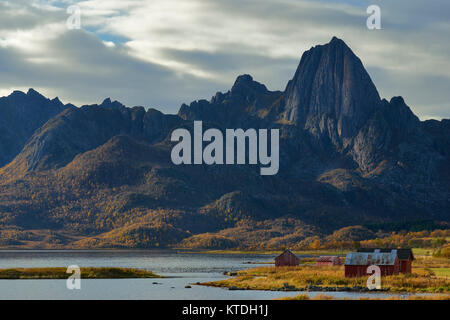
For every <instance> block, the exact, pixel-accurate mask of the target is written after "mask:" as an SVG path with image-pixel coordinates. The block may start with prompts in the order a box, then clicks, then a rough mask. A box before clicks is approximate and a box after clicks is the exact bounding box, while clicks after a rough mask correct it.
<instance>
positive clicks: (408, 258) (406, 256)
mask: <svg viewBox="0 0 450 320" xmlns="http://www.w3.org/2000/svg"><path fill="white" fill-rule="evenodd" d="M375 250H377V249H375V248H361V249H358V252H375ZM379 250H380V252H391V251H392V250H397V257H398V260H400V272H401V273H411V270H412V262H413V260H414V255H413V252H412V250H411V249H393V248H384V249H379Z"/></svg>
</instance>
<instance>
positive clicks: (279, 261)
mask: <svg viewBox="0 0 450 320" xmlns="http://www.w3.org/2000/svg"><path fill="white" fill-rule="evenodd" d="M299 262H300V261H299V259H298V258H297V257H296V256H294V255H292V254H290V253H284V254H282V255H281V256H278V257H276V258H275V266H276V267H285V266H298V264H299Z"/></svg>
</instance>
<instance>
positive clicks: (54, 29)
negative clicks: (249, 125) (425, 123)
mask: <svg viewBox="0 0 450 320" xmlns="http://www.w3.org/2000/svg"><path fill="white" fill-rule="evenodd" d="M72 5H76V6H78V8H79V9H80V13H81V14H80V22H81V24H80V29H69V28H68V27H67V19H68V18H70V17H71V14H70V13H68V12H67V8H68V7H69V6H72ZM370 5H378V6H379V7H380V9H381V29H380V30H369V29H368V28H367V26H366V20H367V18H368V17H369V15H370V14H368V13H367V12H366V9H367V7H368V6H370ZM333 36H337V37H339V38H341V39H342V40H344V41H345V42H346V43H347V45H348V46H349V47H350V48H351V49H352V50H353V51H354V52H355V54H356V55H357V56H358V57H359V58H360V59H361V60H362V62H363V64H364V65H365V67H366V69H367V70H368V72H369V74H370V76H371V78H372V80H373V82H374V83H375V85H376V86H377V88H378V91H379V93H380V95H381V96H382V97H383V98H386V99H388V100H389V99H390V98H391V97H393V96H399V95H400V96H403V97H404V98H405V101H406V103H407V104H408V105H409V106H410V107H411V109H412V110H413V111H414V113H416V115H418V116H419V117H420V118H421V119H422V120H425V119H431V118H433V119H442V118H450V59H449V58H450V1H448V0H434V1H418V0H396V1H392V0H386V1H383V0H378V1H376V0H370V1H365V0H346V1H335V0H308V1H303V0H226V1H225V0H148V1H147V0H87V1H73V0H60V1H55V0H8V1H7V0H0V96H4V95H8V94H10V93H11V92H12V91H13V90H22V91H26V90H28V88H30V87H32V88H34V89H36V90H37V91H39V92H41V93H42V94H43V95H45V96H47V97H50V98H54V97H56V96H58V97H59V98H60V99H61V100H62V101H63V102H65V103H69V102H70V103H73V104H75V105H82V104H91V103H100V102H101V101H102V100H103V99H104V98H106V97H110V98H111V99H115V100H118V101H120V102H122V103H123V104H125V105H127V106H135V105H141V106H144V107H152V108H157V109H159V110H161V111H163V112H166V113H176V112H177V111H178V109H179V107H180V105H181V104H182V103H190V102H191V101H194V100H198V99H209V98H210V97H211V96H213V95H214V94H215V93H216V92H217V91H222V92H226V91H228V90H229V89H230V88H231V86H232V85H233V83H234V80H235V79H236V77H237V76H238V75H240V74H251V75H252V76H253V78H254V79H255V80H256V81H259V82H261V83H263V84H265V85H266V86H267V87H268V88H269V89H270V90H284V89H285V87H286V84H287V82H288V81H289V80H290V79H291V78H292V77H293V74H294V73H295V70H296V68H297V65H298V63H299V61H300V58H301V55H302V53H303V52H304V51H306V50H308V49H310V48H311V47H312V46H315V45H317V44H324V43H327V42H329V41H330V40H331V38H332V37H333Z"/></svg>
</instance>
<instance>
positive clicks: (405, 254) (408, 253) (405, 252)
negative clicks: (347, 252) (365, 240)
mask: <svg viewBox="0 0 450 320" xmlns="http://www.w3.org/2000/svg"><path fill="white" fill-rule="evenodd" d="M375 250H380V252H391V251H392V250H397V256H398V258H399V259H400V260H409V257H412V259H413V260H414V255H413V252H412V250H411V249H396V248H382V249H376V248H360V249H358V252H374V251H375Z"/></svg>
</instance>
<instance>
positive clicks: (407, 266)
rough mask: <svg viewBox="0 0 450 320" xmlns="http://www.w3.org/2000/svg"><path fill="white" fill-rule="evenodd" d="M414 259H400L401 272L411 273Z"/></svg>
mask: <svg viewBox="0 0 450 320" xmlns="http://www.w3.org/2000/svg"><path fill="white" fill-rule="evenodd" d="M411 265H412V259H411V258H410V259H409V260H400V272H401V273H411V269H412V267H411Z"/></svg>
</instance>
